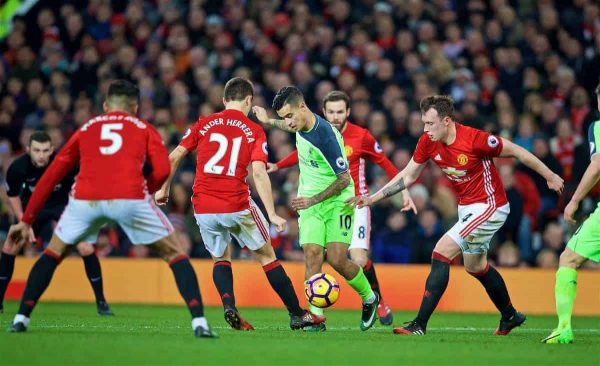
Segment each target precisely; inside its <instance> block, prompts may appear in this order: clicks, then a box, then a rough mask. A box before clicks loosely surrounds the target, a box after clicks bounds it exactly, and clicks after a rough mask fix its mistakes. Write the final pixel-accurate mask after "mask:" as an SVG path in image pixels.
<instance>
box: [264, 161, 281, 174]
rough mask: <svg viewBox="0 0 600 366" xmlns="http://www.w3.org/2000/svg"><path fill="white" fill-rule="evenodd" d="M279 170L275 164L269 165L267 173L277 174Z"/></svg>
mask: <svg viewBox="0 0 600 366" xmlns="http://www.w3.org/2000/svg"><path fill="white" fill-rule="evenodd" d="M278 170H279V168H278V167H277V164H275V163H267V173H275V172H276V171H278Z"/></svg>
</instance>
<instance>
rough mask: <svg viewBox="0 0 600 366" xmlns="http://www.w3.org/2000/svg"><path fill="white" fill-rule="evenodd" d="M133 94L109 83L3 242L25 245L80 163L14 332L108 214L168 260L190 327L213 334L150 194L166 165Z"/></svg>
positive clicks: (126, 86) (186, 264) (188, 268)
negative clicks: (94, 113) (94, 112)
mask: <svg viewBox="0 0 600 366" xmlns="http://www.w3.org/2000/svg"><path fill="white" fill-rule="evenodd" d="M138 100H139V90H138V88H137V87H136V86H135V85H133V84H131V83H130V82H128V81H115V82H112V83H111V84H110V86H109V88H108V95H107V97H106V100H105V102H104V105H103V107H104V111H105V114H103V115H101V116H98V117H95V118H93V119H91V120H89V121H88V122H87V123H85V124H84V125H83V126H82V127H81V128H80V129H79V130H77V132H75V134H74V135H73V136H72V137H71V138H70V139H69V141H68V142H67V143H66V144H65V146H64V147H63V148H62V149H61V150H60V152H59V153H58V154H57V156H56V158H55V159H54V160H53V162H52V164H50V166H49V167H48V169H47V170H46V172H45V174H44V175H43V176H42V178H41V179H40V181H39V183H38V184H37V186H36V190H35V191H34V192H33V194H32V195H31V198H30V200H29V203H28V204H27V208H26V209H25V212H24V214H23V216H22V218H21V221H20V222H19V223H18V224H16V225H13V226H11V228H10V230H9V234H8V239H7V240H8V241H12V242H14V243H15V244H16V245H22V244H23V243H24V242H26V241H27V240H31V239H32V238H31V225H32V223H34V222H35V220H36V218H37V215H38V214H39V212H40V210H41V209H42V207H43V206H44V203H45V201H46V200H47V199H48V197H49V196H50V193H51V192H52V190H53V189H54V187H55V186H56V184H57V183H58V182H59V181H61V179H63V178H64V177H65V175H67V174H68V173H69V172H70V171H71V170H72V169H73V168H74V167H75V166H76V165H77V163H79V164H80V166H79V168H80V170H79V174H78V175H77V177H76V180H75V185H74V188H73V192H72V195H71V197H70V198H69V203H68V204H67V206H66V208H65V210H64V212H63V214H62V216H61V218H60V220H59V221H58V224H57V226H56V229H55V231H54V235H53V236H52V239H51V240H50V244H49V245H48V248H46V250H45V251H44V253H43V254H42V255H41V256H40V258H39V259H38V261H37V262H36V263H35V264H34V266H33V268H32V269H31V273H30V274H29V278H28V279H27V285H26V287H25V291H24V293H23V298H22V299H21V304H20V305H19V311H18V313H17V315H16V316H15V318H14V320H13V323H12V326H11V328H10V330H11V332H24V331H26V330H27V327H28V326H29V323H30V315H31V312H32V311H33V309H34V307H35V305H36V303H37V301H38V300H39V298H40V297H41V296H42V294H43V293H44V291H45V290H46V288H47V287H48V285H49V284H50V281H51V279H52V276H53V274H54V271H55V269H56V267H57V266H58V264H59V263H60V261H61V259H62V258H63V257H64V256H65V255H66V254H67V253H68V251H69V249H70V248H71V247H72V245H73V244H75V243H78V242H79V241H81V240H82V239H87V240H86V241H88V242H92V243H93V242H95V241H96V237H97V236H98V230H99V228H100V226H101V225H102V224H104V223H105V222H106V221H107V220H112V221H115V222H117V223H118V224H119V226H120V227H121V228H122V229H123V231H125V233H126V234H127V236H128V237H129V240H130V241H131V242H132V243H133V244H134V245H150V246H151V247H153V248H154V249H156V250H157V251H158V254H159V255H160V256H161V257H162V258H163V259H164V260H166V261H167V262H168V263H169V265H170V267H171V270H172V271H173V275H174V276H175V282H176V283H177V287H178V288H179V292H180V293H181V295H182V297H183V298H184V300H185V303H186V305H187V307H188V309H189V311H190V313H191V315H192V329H193V330H194V334H195V335H196V336H197V337H209V338H212V337H214V336H215V335H214V334H213V333H212V331H211V329H210V327H209V326H208V322H207V321H206V318H205V317H204V306H203V304H202V298H201V296H200V290H199V288H198V280H197V278H196V273H195V272H194V269H193V268H192V265H191V264H190V261H189V259H188V257H187V255H185V254H184V252H183V250H182V245H181V243H180V242H179V241H178V240H177V239H176V236H175V234H174V233H173V226H172V225H171V223H170V222H169V220H168V219H167V217H166V216H165V215H164V214H163V213H162V211H160V209H159V208H158V207H156V205H155V204H154V202H153V201H152V198H151V197H150V196H149V194H148V193H150V194H153V193H154V192H156V191H157V190H158V189H159V188H160V187H161V185H162V184H163V183H164V181H165V180H166V179H167V178H168V176H169V172H170V167H169V158H168V155H167V151H166V149H165V147H164V145H163V142H162V140H161V138H160V135H159V134H158V132H157V131H156V130H155V129H154V127H153V126H152V125H150V124H148V123H146V122H144V121H142V120H140V119H138V118H137V117H135V114H136V113H137V109H138ZM145 162H146V163H147V164H148V165H149V166H150V169H151V172H150V173H149V174H148V177H147V178H144V174H143V172H142V167H143V165H144V163H145ZM115 183H117V184H115Z"/></svg>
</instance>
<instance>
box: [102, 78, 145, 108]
mask: <svg viewBox="0 0 600 366" xmlns="http://www.w3.org/2000/svg"><path fill="white" fill-rule="evenodd" d="M106 97H107V99H108V98H111V97H125V98H127V99H130V100H132V101H135V102H136V103H137V101H138V100H139V99H140V90H139V89H138V87H137V86H135V84H133V83H131V82H129V81H127V80H115V81H113V82H112V83H110V86H109V87H108V94H107V95H106Z"/></svg>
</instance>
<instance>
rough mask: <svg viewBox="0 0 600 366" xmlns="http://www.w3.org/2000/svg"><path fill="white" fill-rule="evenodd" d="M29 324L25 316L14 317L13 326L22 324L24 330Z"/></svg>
mask: <svg viewBox="0 0 600 366" xmlns="http://www.w3.org/2000/svg"><path fill="white" fill-rule="evenodd" d="M29 322H30V320H29V318H28V317H26V316H25V315H21V314H17V315H15V319H14V320H13V324H17V323H23V324H24V325H25V327H26V328H28V327H29Z"/></svg>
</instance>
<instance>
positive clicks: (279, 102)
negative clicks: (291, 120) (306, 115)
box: [272, 86, 304, 111]
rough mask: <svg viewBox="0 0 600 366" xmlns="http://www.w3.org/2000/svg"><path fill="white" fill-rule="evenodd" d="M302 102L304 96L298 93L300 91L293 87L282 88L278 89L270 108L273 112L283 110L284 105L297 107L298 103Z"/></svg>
mask: <svg viewBox="0 0 600 366" xmlns="http://www.w3.org/2000/svg"><path fill="white" fill-rule="evenodd" d="M303 101H304V95H303V94H302V92H301V91H300V89H298V88H296V87H295V86H284V87H283V88H281V89H279V91H278V92H277V95H275V98H273V104H272V108H273V110H275V111H278V110H280V109H281V108H283V106H284V105H286V104H290V105H293V106H297V105H298V104H300V102H303Z"/></svg>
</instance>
